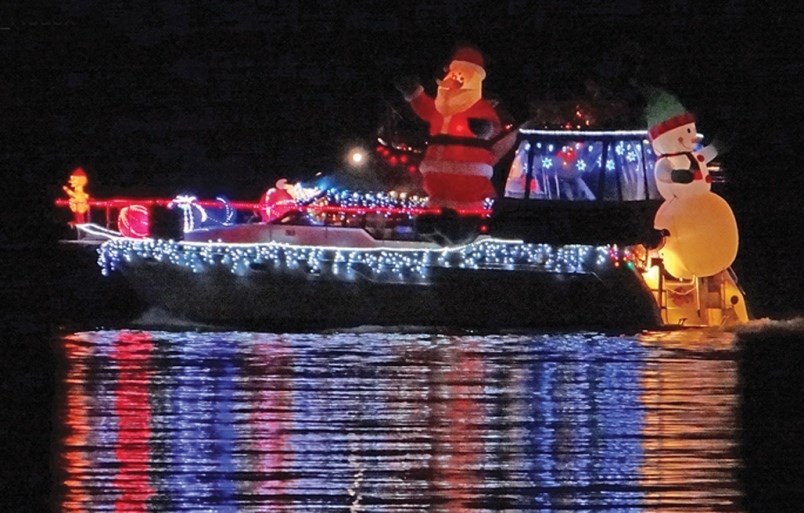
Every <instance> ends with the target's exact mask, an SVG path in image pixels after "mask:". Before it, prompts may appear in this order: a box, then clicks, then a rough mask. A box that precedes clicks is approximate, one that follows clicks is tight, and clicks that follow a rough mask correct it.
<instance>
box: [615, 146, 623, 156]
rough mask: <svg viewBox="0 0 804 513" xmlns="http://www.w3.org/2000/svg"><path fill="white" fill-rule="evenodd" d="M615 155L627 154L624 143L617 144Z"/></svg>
mask: <svg viewBox="0 0 804 513" xmlns="http://www.w3.org/2000/svg"><path fill="white" fill-rule="evenodd" d="M614 153H616V154H617V155H620V156H622V154H623V153H625V146H624V145H623V143H617V145H616V146H614Z"/></svg>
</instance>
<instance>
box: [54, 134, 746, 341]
mask: <svg viewBox="0 0 804 513" xmlns="http://www.w3.org/2000/svg"><path fill="white" fill-rule="evenodd" d="M514 148H515V151H514V157H513V161H512V163H511V165H510V169H509V170H508V173H507V176H506V181H505V185H504V191H503V193H502V194H501V195H500V197H499V198H497V199H496V200H494V201H489V202H488V203H487V204H486V205H484V207H483V208H475V209H467V210H451V209H443V208H437V207H432V206H430V205H429V204H428V202H427V199H426V198H423V197H419V196H415V195H410V194H405V193H395V192H392V191H391V192H388V191H379V192H376V191H350V190H338V189H322V188H318V187H314V186H311V187H305V186H302V185H301V184H296V185H294V186H288V185H287V184H286V183H278V184H277V187H276V188H272V189H270V190H269V191H268V193H266V196H265V197H264V198H263V199H262V200H261V201H260V202H256V203H232V202H226V201H225V200H222V199H218V200H214V201H200V200H197V199H196V198H191V197H181V198H174V199H147V200H146V199H142V198H134V199H119V198H118V199H112V200H90V202H89V203H90V207H91V209H94V211H96V212H97V211H100V212H105V214H106V221H105V226H104V225H103V224H94V223H92V222H85V223H78V224H76V229H77V232H78V233H79V234H80V237H79V239H80V241H81V243H82V245H83V246H86V247H93V248H94V249H95V251H97V255H98V257H97V259H98V263H99V266H100V268H101V271H102V273H103V274H104V275H108V276H122V277H123V278H124V279H125V281H126V282H127V283H128V284H129V285H130V286H131V287H132V288H133V290H134V291H135V292H136V295H137V297H138V298H139V299H140V300H142V301H143V302H144V304H147V305H150V306H151V307H156V308H159V309H162V310H165V311H167V312H169V313H170V314H171V315H175V316H176V317H178V318H182V319H186V320H190V321H193V322H199V323H204V324H208V325H214V326H223V327H237V328H248V329H286V328H338V327H350V326H359V325H386V326H387V325H417V326H445V327H461V328H472V329H481V330H498V329H507V328H511V329H516V328H539V329H542V328H573V329H575V328H585V327H589V328H600V329H618V330H619V329H656V328H662V327H678V326H724V325H732V324H738V323H742V322H745V321H747V320H748V309H747V307H746V304H745V298H744V295H743V293H742V291H741V289H740V287H739V285H738V283H737V279H736V276H735V275H734V273H733V272H732V271H731V270H730V269H725V270H723V271H721V272H719V273H717V274H715V275H713V276H707V277H692V278H688V279H680V278H675V277H673V276H671V275H670V274H669V273H668V272H667V270H666V269H665V266H664V265H663V259H662V256H661V253H660V248H661V245H662V243H663V238H664V235H666V234H664V233H662V232H661V231H659V230H656V229H654V218H655V216H656V213H657V211H658V210H659V208H660V206H661V205H662V203H663V200H662V197H661V196H660V195H659V193H658V191H657V190H656V185H655V183H654V177H653V168H654V161H655V157H654V155H653V151H652V149H651V146H650V143H649V141H648V138H647V132H646V131H644V130H641V131H640V130H632V131H628V130H610V131H593V130H542V129H531V128H520V129H518V130H517V133H516V142H515V144H514ZM271 194H273V197H272V198H269V196H270V195H271ZM266 198H267V199H266ZM277 198H279V199H277ZM57 204H58V205H59V206H67V205H68V203H67V202H66V201H65V200H60V201H59V202H57ZM135 207H136V208H135ZM210 209H212V210H215V209H217V211H218V212H226V213H227V214H226V215H225V216H219V217H221V218H222V217H228V219H225V220H220V219H219V220H218V221H216V222H211V221H210V220H211V219H212V218H213V217H214V216H213V215H211V214H210V212H211V210H210ZM237 210H239V211H243V212H251V213H254V212H258V213H260V216H259V217H257V218H256V219H255V218H254V216H251V218H250V219H245V220H233V219H232V216H231V215H229V214H230V213H231V212H232V211H237ZM137 212H139V213H140V214H139V215H140V221H142V220H147V221H148V222H149V223H150V225H149V226H145V225H146V224H148V223H145V224H143V228H142V229H140V233H138V232H137V230H136V229H132V226H134V224H136V223H133V224H132V220H134V221H136V219H137V217H136V215H135V214H137ZM90 218H91V215H90ZM123 218H125V219H124V221H125V222H126V223H128V224H124V225H123V226H127V228H126V229H124V230H123V229H119V228H120V227H121V219H123ZM90 220H91V219H88V220H87V221H90ZM199 220H204V221H206V224H204V223H201V222H199ZM115 223H117V227H118V229H114V227H115ZM124 232H125V233H124ZM144 232H148V233H144Z"/></svg>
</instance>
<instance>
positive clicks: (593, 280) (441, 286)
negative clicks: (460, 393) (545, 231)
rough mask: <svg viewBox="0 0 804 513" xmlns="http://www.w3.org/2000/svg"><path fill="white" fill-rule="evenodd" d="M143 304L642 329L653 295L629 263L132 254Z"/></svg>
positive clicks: (225, 311) (288, 317) (358, 320)
mask: <svg viewBox="0 0 804 513" xmlns="http://www.w3.org/2000/svg"><path fill="white" fill-rule="evenodd" d="M119 271H120V272H122V273H123V275H124V276H125V277H126V278H127V280H128V281H129V283H130V284H131V285H132V286H133V287H134V289H135V291H136V292H137V294H138V295H139V296H140V297H141V299H142V300H143V301H145V302H146V303H147V304H149V305H151V306H155V307H159V308H162V309H164V310H166V311H168V312H170V313H171V314H173V315H175V316H177V317H179V318H182V319H185V320H190V321H195V322H199V323H205V324H212V325H216V326H223V327H236V328H246V329H265V330H276V329H310V328H337V327H354V326H361V325H383V326H392V325H417V326H440V327H461V328H474V329H494V330H499V329H504V328H512V329H516V328H581V327H594V328H611V329H618V330H619V329H629V328H634V329H643V328H653V327H657V326H659V325H660V324H661V320H660V315H659V312H658V309H657V307H656V303H655V301H654V299H653V297H652V295H651V293H650V291H649V290H648V289H647V288H646V286H645V285H644V283H643V282H642V281H641V279H640V277H639V276H638V275H637V274H636V273H635V272H633V271H630V270H628V269H623V268H621V269H612V270H610V271H607V272H605V273H602V274H594V273H553V272H534V271H521V270H520V271H517V270H514V271H510V270H492V269H462V268H435V269H431V272H430V276H429V281H428V283H426V284H423V283H404V282H401V283H400V282H390V283H389V282H381V281H376V280H372V279H369V278H360V277H358V278H357V279H353V280H351V281H339V280H334V279H332V278H331V277H328V276H320V275H319V276H316V275H310V274H307V275H301V276H300V275H297V274H288V273H281V272H273V271H272V270H270V269H264V270H261V271H259V272H257V271H252V272H249V273H247V274H245V275H238V274H235V273H232V272H231V271H230V270H229V269H227V268H226V267H224V266H220V267H217V268H215V267H213V268H210V269H207V270H205V271H204V272H203V273H197V272H193V271H192V270H191V269H188V268H187V267H184V266H179V265H174V264H171V263H169V262H158V261H153V260H147V259H133V260H131V261H129V262H126V263H125V265H122V266H121V267H120V269H119Z"/></svg>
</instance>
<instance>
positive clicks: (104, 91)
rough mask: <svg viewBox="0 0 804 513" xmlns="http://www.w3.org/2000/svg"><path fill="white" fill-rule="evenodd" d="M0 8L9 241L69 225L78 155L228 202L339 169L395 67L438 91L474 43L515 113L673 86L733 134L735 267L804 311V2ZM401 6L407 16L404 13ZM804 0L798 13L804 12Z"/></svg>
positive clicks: (99, 174)
mask: <svg viewBox="0 0 804 513" xmlns="http://www.w3.org/2000/svg"><path fill="white" fill-rule="evenodd" d="M21 4H22V5H21V6H19V7H0V29H2V30H0V45H1V48H2V54H0V57H2V61H3V63H4V64H3V69H4V70H5V72H6V73H5V78H6V80H5V81H4V84H3V87H2V88H0V91H2V93H0V94H2V95H3V96H2V107H1V108H2V123H3V127H2V128H3V129H2V138H3V141H2V145H1V147H2V149H0V162H2V166H3V168H4V175H6V176H10V177H12V178H11V182H10V183H11V184H12V187H13V189H14V191H15V192H14V197H15V199H16V200H19V201H20V203H19V208H15V209H14V211H15V213H14V214H13V215H12V216H6V219H5V221H4V224H5V226H4V229H3V232H2V237H3V239H5V240H6V241H8V240H15V239H20V238H22V237H28V234H29V233H30V232H29V231H28V229H35V230H36V233H39V234H42V238H47V237H48V236H49V234H51V233H53V230H52V229H48V228H42V227H43V226H45V227H47V226H49V224H48V223H49V222H50V220H51V219H53V213H52V211H51V208H50V204H51V203H52V200H53V198H54V197H57V196H59V193H60V187H61V185H62V184H63V183H64V181H65V180H66V178H67V175H68V174H69V171H70V169H72V167H73V166H75V165H82V166H83V167H85V168H86V169H87V170H88V171H89V172H90V178H91V180H92V181H91V192H92V193H94V194H95V195H99V196H103V195H112V194H119V193H122V192H124V193H126V194H148V193H157V194H160V195H166V196H169V195H172V194H175V193H178V192H182V191H188V190H189V191H193V192H196V193H197V194H199V195H213V194H218V193H223V194H228V195H229V196H230V197H233V198H236V199H243V200H250V199H256V198H257V197H258V195H259V194H260V193H261V192H262V191H264V190H265V188H267V186H269V185H271V184H272V183H273V182H274V181H275V180H276V178H278V177H281V176H287V177H289V178H291V179H304V178H308V177H310V176H312V175H313V174H315V173H316V172H319V171H324V172H327V171H331V170H332V169H333V168H334V167H335V166H336V165H337V162H338V161H339V159H340V158H341V154H342V151H343V148H344V147H345V146H346V145H347V144H348V143H350V142H352V141H365V142H371V141H372V139H373V137H374V135H375V133H376V130H377V128H378V126H379V124H380V122H381V121H382V116H383V113H384V112H385V111H386V109H387V107H388V106H389V105H393V106H400V105H401V106H403V107H404V105H403V104H402V103H401V101H400V99H399V95H398V93H397V92H396V91H395V90H394V88H393V86H392V80H393V78H394V77H396V76H398V75H402V74H415V75H419V76H420V77H421V78H422V79H423V81H425V83H431V82H432V79H433V77H434V76H435V74H436V73H437V72H438V71H439V69H440V68H441V66H443V65H444V64H445V63H446V62H447V61H448V59H449V56H450V55H449V54H450V51H451V49H452V47H453V46H454V44H455V43H456V41H459V40H468V41H471V42H473V43H475V44H476V45H478V46H479V47H480V48H481V49H482V50H483V51H484V52H485V53H486V54H487V55H488V57H489V62H488V65H487V70H488V78H487V80H486V82H485V87H486V91H487V92H492V93H494V94H495V95H496V96H498V97H500V98H501V99H502V100H503V102H504V104H505V105H506V106H507V108H508V110H509V111H510V112H511V114H512V115H513V117H514V118H515V119H516V120H517V121H520V122H521V121H525V120H527V119H528V117H529V111H528V105H529V103H530V102H531V101H534V100H539V99H543V98H545V97H547V96H548V95H551V96H553V97H558V98H562V97H565V96H569V95H573V94H577V93H579V92H581V91H582V89H583V82H584V80H585V79H587V78H593V79H595V80H597V81H599V82H600V83H602V84H604V85H606V86H607V87H609V88H610V89H611V90H612V91H614V92H615V93H617V92H619V91H622V90H624V89H625V88H627V84H628V82H629V80H630V79H637V80H639V81H640V82H642V83H646V84H654V85H661V86H663V87H666V88H667V89H669V90H670V91H672V92H674V93H676V94H677V95H678V96H679V98H680V99H681V100H682V102H683V103H684V104H685V105H686V106H687V108H688V109H689V110H691V111H693V112H695V113H696V114H697V116H698V118H699V130H701V131H702V132H704V133H705V134H707V135H708V136H709V135H710V134H711V135H714V134H722V135H725V136H726V137H727V138H728V139H729V140H730V141H731V151H730V152H729V153H727V154H725V155H724V156H723V158H722V160H723V164H724V166H725V167H726V169H727V172H728V178H729V182H728V183H727V184H725V185H722V186H719V189H717V192H719V193H720V194H721V195H723V196H724V197H726V199H727V200H729V202H730V203H731V204H732V206H733V208H734V210H735V214H736V215H737V219H738V223H739V225H740V227H741V252H740V255H739V256H738V261H737V262H736V263H735V268H736V270H737V272H738V274H739V275H740V276H741V277H742V279H743V285H744V286H745V288H746V289H747V291H748V294H749V301H751V300H752V299H754V300H755V301H753V302H754V303H755V307H754V309H755V313H758V314H760V315H777V316H779V315H790V314H793V313H800V312H802V311H804V294H803V293H800V292H799V291H800V290H802V287H804V272H802V271H801V270H800V269H799V266H800V263H801V261H802V258H801V251H802V250H804V244H802V243H801V233H802V231H804V222H802V219H801V218H802V214H804V209H803V208H802V206H801V201H800V200H799V196H800V194H803V193H804V179H802V168H801V166H800V164H801V158H800V156H799V154H798V153H797V150H798V148H800V147H801V143H802V135H801V132H800V130H798V128H797V127H800V125H801V123H800V122H799V117H800V116H801V113H802V109H801V105H802V103H804V94H803V93H802V92H801V89H800V83H801V79H800V77H801V76H802V74H803V72H804V70H802V60H804V57H803V56H804V52H802V45H801V43H800V42H799V41H800V40H801V37H800V33H799V31H800V29H801V27H802V26H804V23H802V22H804V15H802V13H801V12H784V11H780V10H778V9H776V10H771V9H769V8H767V7H762V6H755V5H754V4H758V3H757V2H750V1H748V0H730V1H709V2H693V1H685V0H676V1H673V2H662V3H658V4H657V3H655V2H648V1H647V0H642V1H640V0H613V1H609V2H604V1H600V0H578V1H574V2H566V1H563V0H548V1H539V2H527V1H524V0H507V1H505V0H502V1H499V2H476V1H468V0H464V1H461V0H440V1H431V2H405V3H398V4H396V5H395V6H393V5H394V4H390V3H388V2H379V1H375V2H343V1H335V0H315V1H311V2H305V3H304V5H303V6H302V5H296V4H292V3H290V2H285V1H282V0H250V1H245V0H244V1H231V2H230V1H227V2H220V1H198V2H190V1H184V2H173V3H170V4H168V3H167V2H157V1H151V0H146V1H141V2H136V3H134V4H131V5H137V7H136V8H134V7H129V5H128V3H125V2H119V1H114V2H109V1H90V0H85V1H81V2H67V3H63V4H62V5H61V6H60V7H52V6H46V5H44V4H39V3H37V2H31V3H21ZM389 6H390V7H389ZM799 10H801V8H799Z"/></svg>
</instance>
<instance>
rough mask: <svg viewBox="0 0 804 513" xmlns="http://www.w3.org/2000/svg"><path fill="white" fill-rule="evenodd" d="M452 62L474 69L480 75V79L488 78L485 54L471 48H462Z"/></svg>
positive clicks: (455, 54)
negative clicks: (485, 67)
mask: <svg viewBox="0 0 804 513" xmlns="http://www.w3.org/2000/svg"><path fill="white" fill-rule="evenodd" d="M452 62H460V63H461V64H464V65H468V66H470V67H472V68H474V70H475V72H476V73H478V74H479V75H480V79H481V80H482V79H484V78H486V70H485V69H483V66H484V64H485V63H484V60H483V54H482V53H480V50H478V49H477V48H473V47H471V46H460V47H458V49H457V50H455V53H454V54H453V56H452Z"/></svg>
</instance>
